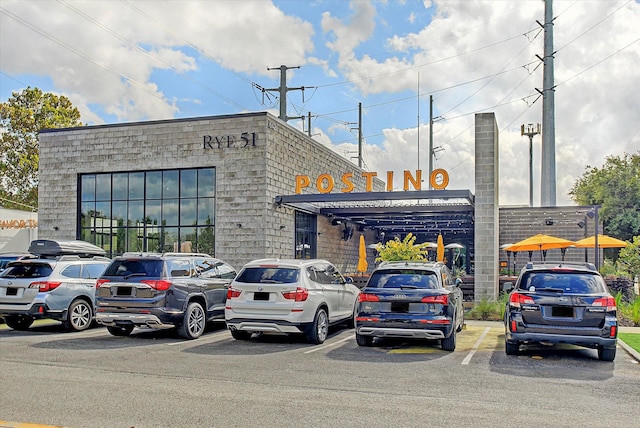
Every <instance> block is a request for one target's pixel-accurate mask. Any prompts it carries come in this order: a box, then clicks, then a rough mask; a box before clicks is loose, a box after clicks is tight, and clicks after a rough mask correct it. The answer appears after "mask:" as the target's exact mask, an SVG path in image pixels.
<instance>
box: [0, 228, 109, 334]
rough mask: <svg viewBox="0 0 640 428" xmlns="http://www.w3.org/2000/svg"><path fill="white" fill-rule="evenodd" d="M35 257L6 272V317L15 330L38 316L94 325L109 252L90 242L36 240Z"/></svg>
mask: <svg viewBox="0 0 640 428" xmlns="http://www.w3.org/2000/svg"><path fill="white" fill-rule="evenodd" d="M29 252H30V253H32V254H34V256H33V257H34V258H27V259H22V260H16V261H12V262H10V263H9V264H8V265H7V266H6V269H5V270H4V271H2V274H0V317H3V318H4V320H5V322H6V323H7V325H8V326H9V327H11V328H13V329H14V330H26V329H28V328H29V327H30V326H31V324H33V321H34V320H36V319H42V318H47V319H54V320H58V321H62V323H63V325H64V326H65V328H66V329H67V330H72V331H80V330H85V329H87V328H89V326H90V325H91V323H92V322H93V319H94V313H95V311H94V300H95V291H96V281H97V279H98V277H99V276H100V275H101V274H102V272H103V271H104V269H105V268H106V267H107V265H108V264H109V262H110V260H109V259H108V258H106V257H104V254H105V251H104V250H103V249H102V248H100V247H97V246H95V245H92V244H89V243H88V242H84V241H51V240H43V239H39V240H35V241H32V243H31V246H30V247H29Z"/></svg>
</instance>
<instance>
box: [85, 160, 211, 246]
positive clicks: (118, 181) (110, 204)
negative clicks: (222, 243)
mask: <svg viewBox="0 0 640 428" xmlns="http://www.w3.org/2000/svg"><path fill="white" fill-rule="evenodd" d="M215 177H216V174H215V168H195V169H182V170H179V169H176V170H165V171H146V172H139V171H138V172H118V173H100V174H82V175H80V176H79V185H78V189H79V193H80V194H79V195H78V200H79V201H80V205H79V213H78V238H79V239H82V240H84V241H88V242H91V243H92V244H96V245H98V246H100V247H102V248H104V249H105V250H106V251H107V253H108V255H109V256H110V257H113V256H117V255H120V254H122V253H125V252H127V251H136V252H137V251H148V252H198V253H207V254H211V255H212V256H213V255H215V254H213V253H214V247H215V246H214V242H215V241H214V237H215V230H214V224H215V222H214V218H215V189H216V184H215Z"/></svg>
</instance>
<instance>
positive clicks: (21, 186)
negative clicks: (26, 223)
mask: <svg viewBox="0 0 640 428" xmlns="http://www.w3.org/2000/svg"><path fill="white" fill-rule="evenodd" d="M76 126H82V123H81V122H80V111H79V110H78V109H77V108H75V107H73V105H72V104H71V101H70V100H69V99H68V98H67V97H64V96H58V95H54V94H51V93H44V92H42V91H41V90H40V89H38V88H31V87H27V88H26V89H24V90H23V91H22V92H13V93H12V96H11V97H10V98H9V99H8V100H7V101H6V102H4V103H2V104H0V132H1V134H0V137H1V138H0V198H2V199H3V200H2V202H3V205H4V206H5V207H7V208H15V209H25V206H32V207H37V206H38V161H39V159H40V157H39V143H38V132H39V131H40V130H41V129H48V128H68V127H76ZM7 201H11V202H13V203H11V202H7Z"/></svg>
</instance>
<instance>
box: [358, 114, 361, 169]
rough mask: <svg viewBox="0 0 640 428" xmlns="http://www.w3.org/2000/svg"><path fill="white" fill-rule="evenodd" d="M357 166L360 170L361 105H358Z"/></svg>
mask: <svg viewBox="0 0 640 428" xmlns="http://www.w3.org/2000/svg"><path fill="white" fill-rule="evenodd" d="M358 166H359V167H360V168H362V103H358Z"/></svg>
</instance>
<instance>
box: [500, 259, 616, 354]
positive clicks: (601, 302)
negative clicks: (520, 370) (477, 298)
mask: <svg viewBox="0 0 640 428" xmlns="http://www.w3.org/2000/svg"><path fill="white" fill-rule="evenodd" d="M504 325H505V350H506V353H507V354H508V355H516V354H518V353H519V352H520V345H525V344H528V343H552V344H555V343H568V344H573V345H579V346H584V347H588V348H595V349H597V350H598V358H599V359H601V360H604V361H613V360H614V358H615V356H616V344H617V335H618V321H617V317H616V301H615V299H614V298H613V296H612V295H611V294H610V293H609V291H608V289H607V285H606V284H605V282H604V279H603V278H602V276H601V275H600V273H598V271H597V269H596V268H595V266H594V265H593V264H590V263H582V264H579V263H566V262H544V263H531V262H529V263H527V265H526V266H525V267H524V268H523V269H522V271H521V272H520V276H519V277H518V280H517V282H516V284H515V288H514V290H513V291H512V292H511V293H510V294H509V300H508V301H507V304H506V310H505V318H504Z"/></svg>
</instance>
